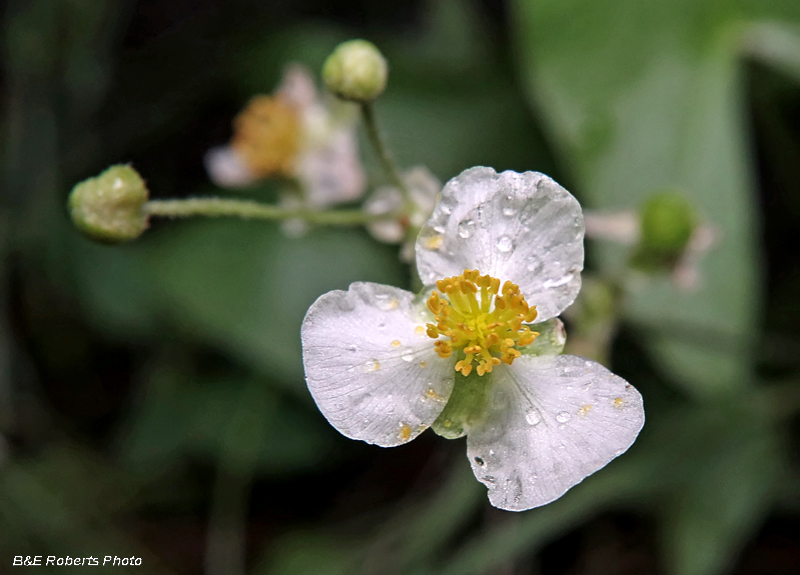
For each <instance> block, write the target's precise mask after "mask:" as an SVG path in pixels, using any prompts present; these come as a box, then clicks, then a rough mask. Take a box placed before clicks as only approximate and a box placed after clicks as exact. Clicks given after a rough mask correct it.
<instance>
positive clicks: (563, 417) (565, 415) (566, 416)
mask: <svg viewBox="0 0 800 575" xmlns="http://www.w3.org/2000/svg"><path fill="white" fill-rule="evenodd" d="M570 419H572V416H571V415H570V413H569V412H568V411H560V412H558V415H556V421H557V422H559V423H566V422H568V421H569V420H570Z"/></svg>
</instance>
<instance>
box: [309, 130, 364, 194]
mask: <svg viewBox="0 0 800 575" xmlns="http://www.w3.org/2000/svg"><path fill="white" fill-rule="evenodd" d="M298 176H299V178H300V180H301V182H302V183H303V186H304V187H305V190H306V194H307V196H306V198H307V201H308V205H309V207H310V208H312V209H323V208H327V207H330V206H333V205H335V204H340V203H344V202H352V201H355V200H357V199H358V198H360V197H361V195H362V194H363V193H364V188H365V186H366V176H365V174H364V168H363V167H362V165H361V159H360V157H359V155H358V139H357V136H356V132H355V128H353V127H345V128H340V129H338V130H336V131H334V132H332V133H331V134H330V137H329V138H328V140H327V141H326V142H325V143H324V144H322V145H311V146H309V147H308V148H307V149H306V150H304V151H303V153H302V154H301V156H300V158H299V160H298Z"/></svg>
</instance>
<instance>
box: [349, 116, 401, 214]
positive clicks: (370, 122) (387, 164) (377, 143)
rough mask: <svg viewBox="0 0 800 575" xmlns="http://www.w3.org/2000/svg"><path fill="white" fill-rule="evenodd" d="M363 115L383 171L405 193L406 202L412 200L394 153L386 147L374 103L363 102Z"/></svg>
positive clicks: (370, 140) (368, 134) (368, 135)
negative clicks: (376, 117) (393, 156)
mask: <svg viewBox="0 0 800 575" xmlns="http://www.w3.org/2000/svg"><path fill="white" fill-rule="evenodd" d="M361 115H362V116H363V118H364V126H365V127H366V129H367V137H368V138H369V142H370V144H372V147H373V148H374V149H375V152H376V153H377V154H378V159H379V160H380V162H381V166H382V167H383V171H384V172H386V175H387V176H388V177H389V179H390V180H391V182H392V184H394V185H395V186H397V188H398V189H399V190H400V192H401V193H402V194H403V197H404V198H405V200H406V202H407V203H408V202H410V201H411V196H410V194H409V191H408V187H407V186H406V184H405V182H403V178H401V177H400V171H399V170H398V168H397V165H396V164H395V163H394V159H392V154H391V153H390V152H389V148H387V147H386V143H385V142H384V141H383V138H382V137H381V132H380V130H379V129H378V122H377V120H376V119H375V110H374V109H373V107H372V103H370V102H364V103H362V104H361Z"/></svg>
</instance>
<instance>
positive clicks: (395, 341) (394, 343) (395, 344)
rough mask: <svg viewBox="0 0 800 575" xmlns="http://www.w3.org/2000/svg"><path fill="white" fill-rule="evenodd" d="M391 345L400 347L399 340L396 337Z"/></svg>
mask: <svg viewBox="0 0 800 575" xmlns="http://www.w3.org/2000/svg"><path fill="white" fill-rule="evenodd" d="M392 347H400V340H399V339H396V340H394V341H392Z"/></svg>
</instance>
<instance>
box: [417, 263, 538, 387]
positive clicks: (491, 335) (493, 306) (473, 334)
mask: <svg viewBox="0 0 800 575" xmlns="http://www.w3.org/2000/svg"><path fill="white" fill-rule="evenodd" d="M436 288H437V290H438V291H434V292H433V293H432V294H431V296H430V298H429V299H428V309H430V310H431V312H432V313H433V314H434V316H435V320H436V324H435V325H434V324H433V323H429V324H427V334H428V336H429V337H431V338H433V339H437V338H438V337H440V336H442V335H443V336H445V337H447V338H449V341H447V340H442V339H437V341H436V343H434V347H435V349H436V353H437V354H438V355H439V357H443V358H445V357H450V356H451V355H452V354H453V351H454V350H456V351H457V350H461V352H462V353H463V359H459V361H458V362H457V363H456V367H455V369H456V371H458V372H460V373H462V374H463V375H469V374H470V373H472V370H473V369H475V371H476V373H477V374H478V375H484V374H487V373H490V372H491V371H492V368H493V367H494V366H496V365H499V364H500V363H501V362H504V363H507V364H509V365H510V364H511V363H512V362H513V361H514V360H515V359H516V358H518V357H519V356H520V355H522V354H521V353H520V351H519V349H518V348H520V347H524V346H526V345H530V344H531V343H533V341H534V340H535V339H536V337H537V336H538V335H539V334H538V333H536V332H534V331H531V329H530V328H529V327H528V326H526V325H523V323H527V322H530V321H532V320H533V319H534V318H535V317H536V306H529V305H528V302H526V301H525V297H524V296H523V295H522V294H521V293H520V290H519V286H517V285H516V284H514V283H512V282H510V281H506V282H505V283H504V284H502V290H501V289H500V280H499V279H497V278H494V277H491V276H488V275H483V276H482V275H480V272H479V271H478V270H464V273H463V274H461V275H460V276H454V277H449V278H444V279H441V280H439V281H437V282H436ZM498 294H500V295H498Z"/></svg>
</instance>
